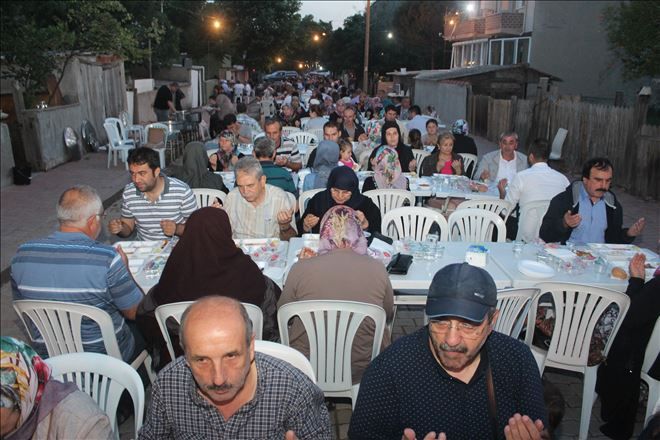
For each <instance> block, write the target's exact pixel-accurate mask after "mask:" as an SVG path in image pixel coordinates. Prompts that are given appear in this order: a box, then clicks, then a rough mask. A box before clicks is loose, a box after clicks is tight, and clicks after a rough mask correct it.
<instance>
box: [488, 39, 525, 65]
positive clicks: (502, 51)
mask: <svg viewBox="0 0 660 440" xmlns="http://www.w3.org/2000/svg"><path fill="white" fill-rule="evenodd" d="M531 42H532V39H531V38H530V37H522V38H498V39H493V40H490V42H489V43H490V50H489V53H490V60H489V64H491V65H495V66H508V65H510V64H518V63H529V46H530V44H531Z"/></svg>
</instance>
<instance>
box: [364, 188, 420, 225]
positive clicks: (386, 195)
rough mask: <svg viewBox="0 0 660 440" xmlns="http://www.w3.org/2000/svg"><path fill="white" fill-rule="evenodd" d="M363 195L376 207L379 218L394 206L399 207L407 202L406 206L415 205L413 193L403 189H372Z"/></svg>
mask: <svg viewBox="0 0 660 440" xmlns="http://www.w3.org/2000/svg"><path fill="white" fill-rule="evenodd" d="M363 195H365V196H367V197H369V198H370V199H371V200H372V201H373V202H374V204H375V205H376V206H378V209H380V215H381V218H382V217H383V216H384V215H385V214H387V213H388V212H389V211H391V210H392V209H395V208H401V207H403V206H404V205H405V203H406V202H408V206H415V195H414V194H413V193H411V192H410V191H406V190H405V189H372V190H371V191H366V192H364V193H363Z"/></svg>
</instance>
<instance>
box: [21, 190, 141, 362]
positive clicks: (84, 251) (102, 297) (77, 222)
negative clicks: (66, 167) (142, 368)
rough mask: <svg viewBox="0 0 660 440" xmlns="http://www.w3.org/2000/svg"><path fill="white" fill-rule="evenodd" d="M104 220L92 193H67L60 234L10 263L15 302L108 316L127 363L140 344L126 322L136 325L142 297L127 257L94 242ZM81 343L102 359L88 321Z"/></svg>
mask: <svg viewBox="0 0 660 440" xmlns="http://www.w3.org/2000/svg"><path fill="white" fill-rule="evenodd" d="M102 216H103V204H102V203H101V199H100V197H99V195H98V194H97V192H96V190H94V188H92V187H90V186H87V185H80V186H75V187H73V188H70V189H68V190H66V191H65V192H64V193H63V194H62V196H61V197H60V200H59V203H58V205H57V220H58V221H59V224H60V227H59V230H58V231H56V232H54V233H53V234H52V235H50V236H48V237H46V238H43V239H39V240H34V241H30V242H28V243H25V244H23V245H21V246H20V247H19V248H18V252H17V253H16V255H15V256H14V258H13V259H12V262H11V284H12V292H13V298H14V300H21V299H30V300H46V301H65V302H74V303H78V304H86V305H90V306H95V307H98V308H99V309H101V310H104V311H106V312H108V314H109V315H110V317H111V318H112V323H113V325H114V330H115V334H116V335H117V342H118V344H119V350H120V351H121V354H122V358H123V359H124V360H125V361H131V360H133V359H134V358H135V353H139V352H140V351H142V349H143V348H144V347H143V344H144V343H143V342H140V343H137V344H136V340H135V338H134V334H133V333H132V332H131V329H130V328H129V326H128V325H127V323H126V322H125V321H124V319H129V320H134V319H135V313H136V311H137V307H138V304H139V303H140V301H141V300H142V298H143V294H142V292H141V291H140V288H139V287H138V286H137V285H136V284H135V281H134V280H133V277H132V276H131V274H130V272H129V271H128V269H127V264H128V259H127V258H126V254H124V252H123V251H122V250H121V249H120V248H118V249H114V248H113V247H112V246H108V245H105V244H102V243H99V242H98V241H96V238H97V237H98V235H99V232H100V231H101V229H102V224H101V217H102ZM32 330H33V335H34V336H38V332H36V329H32ZM136 334H137V333H136ZM140 339H141V338H140ZM82 340H83V346H84V348H85V351H93V352H99V353H105V345H104V342H103V338H102V336H101V331H100V329H99V327H98V326H97V325H96V324H93V323H91V322H89V321H88V320H85V321H83V323H82Z"/></svg>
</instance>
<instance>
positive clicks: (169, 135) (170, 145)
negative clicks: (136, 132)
mask: <svg viewBox="0 0 660 440" xmlns="http://www.w3.org/2000/svg"><path fill="white" fill-rule="evenodd" d="M154 128H157V129H159V130H164V136H165V137H164V139H163V140H162V142H163V147H164V150H163V153H162V154H163V156H162V157H163V158H164V157H165V153H164V152H165V151H169V152H170V161H173V160H174V156H175V151H174V149H175V147H174V138H175V137H176V134H175V133H174V132H170V128H169V127H168V126H167V125H166V124H163V123H162V122H153V123H151V124H147V125H146V126H145V127H144V129H145V130H146V131H147V143H148V145H149V146H151V148H153V149H155V150H158V152H159V154H161V153H160V145H152V141H151V140H150V139H151V135H150V133H149V132H150V131H151V129H154ZM161 162H164V159H162V160H161Z"/></svg>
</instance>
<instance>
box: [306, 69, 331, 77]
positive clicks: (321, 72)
mask: <svg viewBox="0 0 660 440" xmlns="http://www.w3.org/2000/svg"><path fill="white" fill-rule="evenodd" d="M307 76H322V77H325V78H327V77H329V76H330V72H328V71H327V70H314V71H312V72H309V73H308V74H307Z"/></svg>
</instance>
